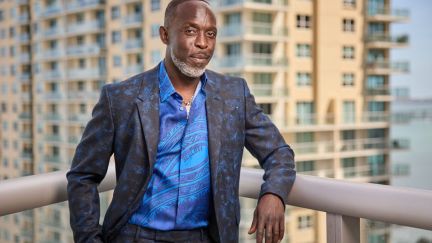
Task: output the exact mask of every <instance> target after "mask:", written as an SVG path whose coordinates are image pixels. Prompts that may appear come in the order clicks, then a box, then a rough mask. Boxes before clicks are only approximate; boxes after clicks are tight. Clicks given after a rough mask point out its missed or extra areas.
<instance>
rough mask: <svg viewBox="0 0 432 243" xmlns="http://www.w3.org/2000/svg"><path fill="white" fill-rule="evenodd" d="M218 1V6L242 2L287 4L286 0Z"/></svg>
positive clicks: (274, 4) (271, 4) (272, 4)
mask: <svg viewBox="0 0 432 243" xmlns="http://www.w3.org/2000/svg"><path fill="white" fill-rule="evenodd" d="M218 3H219V6H220V7H224V6H231V5H237V4H244V3H256V4H264V5H270V6H287V5H288V0H219V1H218Z"/></svg>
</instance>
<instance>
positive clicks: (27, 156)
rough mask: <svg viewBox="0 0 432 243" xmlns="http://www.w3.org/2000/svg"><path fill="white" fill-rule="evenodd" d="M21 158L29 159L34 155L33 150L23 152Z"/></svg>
mask: <svg viewBox="0 0 432 243" xmlns="http://www.w3.org/2000/svg"><path fill="white" fill-rule="evenodd" d="M21 158H22V159H26V160H28V159H31V158H33V155H32V153H31V152H21Z"/></svg>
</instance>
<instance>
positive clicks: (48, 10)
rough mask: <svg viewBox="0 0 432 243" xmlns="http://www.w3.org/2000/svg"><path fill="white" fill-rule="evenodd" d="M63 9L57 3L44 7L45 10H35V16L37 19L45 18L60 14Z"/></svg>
mask: <svg viewBox="0 0 432 243" xmlns="http://www.w3.org/2000/svg"><path fill="white" fill-rule="evenodd" d="M62 11H63V7H62V6H61V5H60V4H59V3H55V4H52V5H48V6H45V8H42V9H40V8H36V9H35V15H36V17H38V18H46V17H51V16H55V15H58V14H60V13H62Z"/></svg>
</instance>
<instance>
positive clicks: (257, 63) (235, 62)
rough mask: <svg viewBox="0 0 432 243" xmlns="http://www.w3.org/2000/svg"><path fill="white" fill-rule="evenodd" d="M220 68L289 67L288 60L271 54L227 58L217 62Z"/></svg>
mask: <svg viewBox="0 0 432 243" xmlns="http://www.w3.org/2000/svg"><path fill="white" fill-rule="evenodd" d="M216 62H217V65H219V66H220V67H226V68H228V67H230V68H244V67H247V66H250V67H287V66H288V59H286V58H277V57H273V56H272V55H271V54H253V55H249V56H226V57H223V58H221V59H219V60H217V61H216Z"/></svg>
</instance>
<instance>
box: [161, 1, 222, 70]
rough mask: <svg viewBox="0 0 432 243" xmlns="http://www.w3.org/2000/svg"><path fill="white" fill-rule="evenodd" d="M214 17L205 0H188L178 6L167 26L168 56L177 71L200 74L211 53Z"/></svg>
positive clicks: (214, 37)
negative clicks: (201, 0)
mask: <svg viewBox="0 0 432 243" xmlns="http://www.w3.org/2000/svg"><path fill="white" fill-rule="evenodd" d="M216 32H217V29H216V18H215V16H214V14H213V12H212V11H211V10H210V9H209V7H208V5H207V4H206V3H204V2H199V1H189V2H185V3H182V4H180V5H178V6H177V9H176V12H175V17H174V18H173V19H172V21H171V24H170V25H169V26H168V43H167V44H168V48H167V51H169V56H170V57H171V59H172V61H173V62H174V64H175V65H176V66H177V68H179V69H180V71H181V72H182V73H183V74H185V75H187V76H190V77H197V76H200V75H201V74H202V73H203V72H204V70H205V67H206V66H207V64H208V63H209V62H210V59H211V57H212V56H213V52H214V48H215V44H216Z"/></svg>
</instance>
